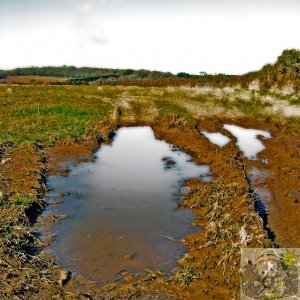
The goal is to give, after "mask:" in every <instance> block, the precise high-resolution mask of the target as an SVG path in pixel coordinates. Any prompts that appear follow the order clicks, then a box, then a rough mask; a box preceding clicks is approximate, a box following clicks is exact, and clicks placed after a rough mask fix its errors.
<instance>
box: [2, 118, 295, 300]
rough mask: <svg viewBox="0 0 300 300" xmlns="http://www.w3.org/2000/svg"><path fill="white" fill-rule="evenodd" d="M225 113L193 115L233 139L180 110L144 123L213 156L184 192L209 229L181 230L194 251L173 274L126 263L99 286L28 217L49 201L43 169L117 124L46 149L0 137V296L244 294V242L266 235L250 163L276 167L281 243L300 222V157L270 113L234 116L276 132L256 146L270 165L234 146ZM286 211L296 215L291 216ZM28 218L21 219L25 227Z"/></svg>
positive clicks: (201, 160)
mask: <svg viewBox="0 0 300 300" xmlns="http://www.w3.org/2000/svg"><path fill="white" fill-rule="evenodd" d="M225 122H227V123H229V122H230V120H223V122H221V121H220V120H218V119H203V120H200V121H199V124H197V125H198V126H199V127H201V128H203V129H205V130H207V131H210V132H212V131H219V132H221V133H223V134H224V135H227V136H228V137H230V138H231V139H232V141H231V142H230V143H228V144H227V145H225V146H224V147H223V148H220V147H218V146H216V145H213V144H211V143H210V142H209V141H208V140H207V139H206V138H205V137H204V136H203V135H201V134H200V133H199V130H198V129H197V127H195V126H194V125H193V126H192V125H189V124H186V123H183V122H182V121H180V120H179V119H173V118H170V119H169V118H166V119H160V120H158V121H155V122H153V123H151V124H148V125H152V128H153V130H154V133H155V136H156V137H157V138H158V139H162V140H165V141H166V142H168V143H172V144H176V145H177V146H178V147H179V148H180V149H181V150H183V151H185V152H187V153H189V154H191V155H192V157H193V160H194V161H195V162H197V163H198V164H208V165H209V166H210V168H211V171H212V175H213V177H214V179H215V181H214V182H211V183H204V182H201V181H198V180H190V181H188V182H187V185H188V187H189V188H190V191H189V193H188V194H187V195H186V196H185V197H184V199H183V200H182V202H181V205H182V206H184V207H188V208H191V209H192V210H193V212H194V214H195V220H194V222H195V224H197V225H200V226H201V227H203V228H204V229H203V230H202V231H200V232H197V233H195V234H192V235H190V236H188V237H186V238H184V239H183V240H182V243H183V244H184V245H185V246H186V247H188V249H189V252H188V253H187V254H186V255H185V256H184V257H183V258H182V260H181V261H180V264H181V266H182V267H181V268H180V269H178V270H177V271H175V272H174V274H173V276H172V277H171V278H166V277H165V276H164V274H162V273H161V272H159V271H157V270H154V271H151V270H147V271H145V272H143V273H142V274H140V275H135V276H133V275H131V274H128V273H126V272H124V273H121V274H120V277H119V279H118V280H117V281H116V282H114V283H112V284H109V285H106V286H102V287H100V286H99V285H98V284H97V283H95V282H91V281H87V280H86V279H84V278H80V277H70V276H69V275H70V274H69V273H68V271H66V270H59V269H58V268H57V267H56V266H55V264H54V262H53V260H52V259H51V258H50V257H48V256H47V254H46V253H44V252H43V243H42V242H41V241H40V240H38V239H37V238H36V237H35V236H34V233H33V232H31V225H32V222H33V221H34V220H35V217H36V214H35V213H36V212H37V211H38V210H39V209H43V207H44V206H45V205H46V204H45V203H44V201H42V199H43V197H44V195H45V192H46V190H47V187H46V185H45V178H46V177H45V175H46V174H47V173H46V172H45V171H48V174H49V173H50V172H51V173H52V174H53V173H55V172H59V173H60V174H67V170H68V166H69V165H70V164H74V163H77V162H78V161H87V160H92V159H93V151H94V150H95V149H97V147H98V142H99V141H101V140H103V141H106V142H109V139H108V138H107V137H109V134H110V133H112V132H113V131H114V129H115V128H116V126H112V127H109V126H108V127H107V128H108V130H107V131H106V132H107V134H106V136H103V137H101V139H100V138H97V139H95V138H94V137H93V138H87V142H86V143H75V144H70V145H59V146H55V147H52V148H49V149H41V147H39V146H37V145H32V144H28V145H27V146H23V147H24V148H18V147H14V146H13V145H7V146H6V147H3V151H2V158H1V159H4V160H6V159H10V160H7V161H6V162H4V163H2V164H1V166H0V172H1V178H0V179H1V181H0V182H1V185H0V190H1V191H2V208H1V228H2V229H1V275H0V276H1V277H0V293H1V294H0V295H1V298H3V299H11V298H12V297H13V296H16V297H19V298H21V299H55V298H56V299H85V298H87V299H88V298H90V299H134V298H137V299H151V297H154V296H158V297H161V299H212V298H213V297H215V298H216V299H220V298H221V299H232V298H233V297H236V298H238V297H239V255H240V252H239V251H240V248H241V247H266V246H269V245H270V241H269V240H268V237H267V233H266V231H265V230H264V228H263V222H262V219H261V218H260V217H259V216H258V214H257V212H256V211H255V196H254V195H253V193H252V192H253V190H252V187H251V183H250V185H249V181H248V180H247V178H246V172H247V170H249V169H250V168H251V167H253V166H256V167H258V168H261V167H262V166H263V167H264V168H265V169H267V170H268V171H269V172H270V174H272V176H275V177H271V176H270V181H268V188H269V189H270V191H271V193H272V196H273V193H274V195H276V193H277V194H278V197H279V199H280V201H282V206H283V207H284V209H281V210H280V209H278V210H277V211H278V213H274V214H270V215H269V216H268V221H269V225H268V226H270V228H272V230H273V231H274V232H275V234H276V242H277V243H279V244H280V246H281V243H282V245H283V246H285V245H286V244H285V242H284V239H285V240H286V243H288V241H290V244H291V245H290V246H293V247H295V246H296V244H293V242H292V240H291V239H288V238H287V237H286V235H287V234H290V237H292V236H293V237H294V238H295V237H296V236H297V234H296V233H297V232H298V231H297V228H298V230H299V226H297V223H298V222H299V221H298V220H299V218H296V215H298V214H297V210H296V209H295V207H298V206H296V205H298V204H297V202H296V200H297V199H295V198H291V195H293V197H297V193H296V192H298V191H297V188H298V182H299V171H298V169H297V168H296V166H297V164H299V138H298V137H294V136H292V135H291V134H289V133H288V132H284V131H280V130H279V129H276V128H274V127H273V126H272V125H271V124H269V123H267V122H261V123H258V122H257V120H236V121H235V124H237V125H241V126H245V127H247V126H249V127H251V126H252V125H253V124H254V123H255V124H256V126H255V128H260V129H269V130H270V132H271V133H272V136H273V138H272V139H270V140H267V141H264V143H265V144H266V146H267V148H266V150H264V151H263V152H262V153H261V154H260V156H261V157H265V158H267V159H268V162H269V163H268V164H267V165H266V164H263V163H262V162H259V161H250V162H249V161H248V160H245V159H244V158H243V157H242V155H241V153H240V151H239V149H238V148H237V147H236V145H235V143H234V141H235V138H234V137H233V136H232V135H230V133H229V132H228V131H226V130H225V129H224V128H223V127H222V125H223V123H225ZM125 123H126V122H124V125H127V126H128V125H145V124H138V123H137V122H130V124H128V123H127V124H125ZM231 123H232V124H233V122H231ZM252 123H253V124H252ZM247 124H248V125H247ZM291 140H292V143H290V141H291ZM293 143H295V144H293ZM294 145H296V146H294ZM293 147H294V148H293ZM281 149H282V150H281ZM78 155H79V156H78ZM70 157H71V159H70ZM291 157H292V159H291V160H290V158H291ZM282 170H284V172H282ZM288 171H290V172H288ZM280 173H282V174H280ZM277 176H279V177H277ZM280 176H281V177H280ZM285 176H286V177H285ZM272 178H273V180H272ZM274 178H280V179H282V180H283V181H282V182H283V183H284V185H285V186H286V188H285V189H286V190H287V191H288V192H290V193H292V194H288V193H286V192H283V190H282V189H281V185H280V182H279V180H278V184H277V183H276V182H275V181H274ZM20 193H22V194H24V195H27V196H28V195H32V198H30V199H27V200H24V198H22V199H23V200H20V199H21V198H18V197H17V195H18V194H20ZM288 195H289V196H288ZM284 199H287V200H286V201H285V200H284ZM287 201H294V202H295V204H294V205H293V206H290V202H287ZM28 208H30V210H28ZM292 211H294V212H292ZM33 212H34V213H33ZM284 214H286V219H285V222H286V224H285V225H286V227H287V228H291V229H293V230H294V231H293V232H289V230H284V229H283V228H284V226H282V225H281V224H282V222H281V221H280V220H281V218H282V215H284ZM289 214H290V216H293V217H292V218H291V217H288V215H289ZM23 225H24V226H25V227H24V229H22V230H21V229H20V227H22V226H23ZM22 228H23V227H22ZM295 234H296V236H295ZM16 241H18V242H16ZM295 243H297V241H295ZM38 248H39V249H40V251H39V255H37V256H32V255H30V253H31V254H33V252H31V251H32V250H37V249H38ZM28 250H30V252H29V251H28Z"/></svg>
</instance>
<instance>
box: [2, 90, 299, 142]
mask: <svg viewBox="0 0 300 300" xmlns="http://www.w3.org/2000/svg"><path fill="white" fill-rule="evenodd" d="M240 92H243V93H244V92H247V91H243V90H242V91H240ZM222 93H223V94H221V96H220V95H215V94H214V93H213V91H207V92H203V91H202V92H201V93H199V91H197V89H194V90H193V89H186V88H140V87H118V86H116V87H112V86H101V87H98V86H96V85H91V86H42V85H35V86H22V85H18V86H12V85H0V116H1V117H0V143H1V142H3V141H13V142H16V143H22V142H25V141H36V142H41V143H44V144H52V143H54V142H55V141H58V140H66V139H81V138H82V137H83V136H84V133H85V132H87V131H88V132H93V131H95V127H96V126H95V124H98V123H99V122H102V121H109V120H111V118H112V116H113V115H114V114H113V113H114V111H116V109H118V107H120V108H121V109H122V112H123V114H122V119H124V120H126V117H129V116H131V117H132V118H134V119H135V120H136V121H139V120H150V121H151V120H154V119H155V118H156V117H157V115H159V116H161V117H163V116H169V115H173V116H176V117H179V118H181V119H184V120H186V121H187V122H189V123H190V122H194V121H195V118H196V117H198V116H201V111H202V110H201V108H202V107H204V106H205V107H208V106H209V107H210V108H211V115H213V114H214V113H215V111H216V109H217V108H222V109H223V111H224V113H226V112H230V116H231V117H232V115H233V111H238V112H240V113H241V115H244V116H251V117H262V118H268V119H269V120H271V121H272V120H273V121H274V122H277V123H278V122H279V121H278V120H279V119H280V124H281V125H282V126H290V127H291V128H293V130H295V131H299V129H300V121H299V118H298V117H292V118H287V117H284V116H281V117H280V118H278V116H275V115H270V113H269V112H268V111H267V109H268V107H269V106H270V105H271V104H270V103H268V102H266V101H262V97H263V96H262V95H261V94H260V93H257V92H253V93H252V94H251V93H249V98H248V99H246V100H245V99H243V98H242V97H240V94H239V91H236V92H235V93H233V94H228V93H226V92H222ZM296 102H297V100H296V99H294V100H290V103H293V104H296ZM198 111H199V112H198ZM220 114H221V113H220V110H218V115H219V116H220V117H222V115H220ZM233 117H234V115H233Z"/></svg>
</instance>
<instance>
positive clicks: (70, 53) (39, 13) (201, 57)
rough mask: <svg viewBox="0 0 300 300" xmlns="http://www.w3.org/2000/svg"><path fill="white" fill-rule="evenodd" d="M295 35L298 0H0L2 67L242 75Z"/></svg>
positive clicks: (298, 41)
mask: <svg viewBox="0 0 300 300" xmlns="http://www.w3.org/2000/svg"><path fill="white" fill-rule="evenodd" d="M299 32H300V0H0V69H11V68H15V67H26V66H49V65H53V66H61V65H74V66H91V67H102V68H123V69H127V68H132V69H150V70H159V71H170V72H172V73H178V72H188V73H192V74H199V72H203V71H204V72H207V73H210V74H215V73H227V74H244V73H246V72H249V71H253V70H257V69H260V68H261V67H262V66H263V65H264V64H266V63H273V62H274V61H275V60H276V58H277V57H278V56H279V55H280V54H281V52H282V51H283V50H284V49H288V48H298V49H300V38H299Z"/></svg>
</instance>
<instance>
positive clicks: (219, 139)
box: [201, 131, 230, 147]
mask: <svg viewBox="0 0 300 300" xmlns="http://www.w3.org/2000/svg"><path fill="white" fill-rule="evenodd" d="M201 133H202V134H203V135H204V136H205V137H206V138H207V139H208V140H209V141H210V142H211V143H213V144H216V145H218V146H219V147H223V146H225V145H226V144H228V143H229V142H230V138H229V137H227V136H226V135H223V134H222V133H220V132H213V133H210V132H207V131H201Z"/></svg>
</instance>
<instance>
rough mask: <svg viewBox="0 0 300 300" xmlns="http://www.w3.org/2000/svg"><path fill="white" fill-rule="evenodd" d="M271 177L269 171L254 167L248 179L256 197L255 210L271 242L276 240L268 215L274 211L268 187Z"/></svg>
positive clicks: (248, 174)
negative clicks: (268, 180)
mask: <svg viewBox="0 0 300 300" xmlns="http://www.w3.org/2000/svg"><path fill="white" fill-rule="evenodd" d="M269 176H270V172H269V171H268V170H261V169H258V168H256V167H252V168H251V169H249V171H247V179H248V181H249V183H250V185H251V187H252V190H253V194H254V196H255V197H256V202H255V209H256V211H257V212H258V214H259V215H260V217H261V218H262V220H263V224H264V228H265V230H266V231H267V234H268V237H269V238H270V239H271V241H274V240H275V234H274V232H272V230H271V229H270V228H269V226H268V215H269V214H270V213H271V212H272V210H273V207H272V205H273V203H272V200H273V198H272V194H271V192H270V190H269V189H268V187H267V178H268V177H269Z"/></svg>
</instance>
